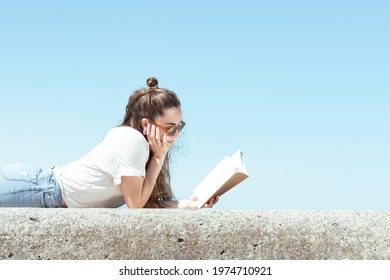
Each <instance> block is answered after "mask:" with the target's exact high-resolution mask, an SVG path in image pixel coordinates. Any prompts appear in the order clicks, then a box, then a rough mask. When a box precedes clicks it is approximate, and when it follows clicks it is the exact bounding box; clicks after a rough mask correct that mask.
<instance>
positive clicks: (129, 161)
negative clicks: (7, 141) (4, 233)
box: [0, 78, 218, 208]
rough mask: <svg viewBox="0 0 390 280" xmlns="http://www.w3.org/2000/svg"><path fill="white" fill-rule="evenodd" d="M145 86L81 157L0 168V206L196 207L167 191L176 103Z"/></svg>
mask: <svg viewBox="0 0 390 280" xmlns="http://www.w3.org/2000/svg"><path fill="white" fill-rule="evenodd" d="M146 83H147V85H148V88H146V89H145V88H142V89H139V90H137V91H135V92H134V93H133V94H132V95H131V96H130V98H129V102H128V104H127V106H126V115H125V117H124V120H123V123H122V125H121V126H119V127H115V128H113V129H111V130H110V131H109V132H108V134H107V135H106V137H105V138H104V139H103V140H102V141H101V142H100V143H99V144H98V145H97V146H96V147H95V148H94V149H92V150H91V151H90V152H89V153H88V154H87V155H85V156H84V157H82V158H81V159H79V160H77V161H74V162H72V163H70V164H68V165H66V166H63V167H59V168H57V167H55V168H53V169H49V170H42V169H39V168H34V167H31V166H28V165H24V164H13V165H6V166H2V167H0V206H2V207H79V208H82V207H95V208H97V207H110V208H115V207H119V206H121V205H124V204H126V205H127V206H128V207H129V208H142V207H149V208H165V207H169V208H197V207H198V202H197V198H196V197H191V198H190V199H187V200H183V201H176V200H174V196H173V194H172V190H171V188H170V177H169V151H170V148H171V146H172V144H173V143H174V141H175V139H177V138H178V137H179V133H180V131H181V130H182V128H183V127H184V125H185V122H184V121H182V113H181V109H180V101H179V99H178V97H177V96H176V94H175V93H174V92H172V91H170V90H168V89H163V88H159V87H158V81H157V79H156V78H149V79H148V80H147V81H146ZM217 200H218V197H216V198H213V199H211V200H210V201H209V202H208V204H206V206H205V207H212V206H213V204H215V203H216V202H217Z"/></svg>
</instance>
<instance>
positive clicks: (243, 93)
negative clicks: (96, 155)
mask: <svg viewBox="0 0 390 280" xmlns="http://www.w3.org/2000/svg"><path fill="white" fill-rule="evenodd" d="M389 14H390V4H389V2H388V1H375V0H374V1H335V0H326V1H278V0H276V1H264V0H257V1H255V0H253V1H248V0H244V1H205V0H197V1H169V0H168V1H2V2H1V9H0V26H1V27H0V94H1V103H0V104H1V105H0V106H1V111H0V123H1V137H0V164H6V163H10V162H24V163H30V164H33V165H37V166H40V167H43V168H47V167H51V166H53V165H64V164H66V163H68V162H70V161H73V160H76V159H78V158H79V157H80V156H82V155H84V154H85V153H86V152H88V151H89V150H90V149H91V148H92V147H93V146H94V145H96V144H97V143H98V142H99V141H100V140H101V139H102V138H103V137H104V135H105V134H106V132H107V131H108V130H109V129H110V128H112V127H114V126H117V125H119V124H120V122H121V120H122V117H123V114H124V110H125V106H126V103H127V99H128V96H129V95H130V94H131V93H132V92H133V91H134V90H135V89H137V88H139V87H142V86H144V83H145V80H146V78H147V77H149V76H156V77H157V78H158V79H159V81H160V86H161V87H167V88H169V89H171V90H173V91H175V92H176V93H177V94H178V95H179V96H180V98H181V101H182V104H183V108H182V109H183V119H184V120H185V121H187V123H188V125H187V127H186V130H185V133H183V135H182V140H181V146H182V147H181V148H180V152H176V153H175V155H176V156H175V161H174V162H173V164H172V176H173V188H174V190H175V194H176V195H177V196H178V197H179V198H186V197H187V196H189V195H190V194H191V192H192V189H193V188H194V187H195V186H196V185H197V184H198V183H199V182H200V181H201V179H202V178H203V177H204V176H205V175H206V174H207V173H208V171H209V170H210V169H212V167H213V166H214V165H215V164H216V163H217V162H218V161H219V160H220V159H221V158H222V157H223V156H225V155H227V154H232V153H233V152H235V151H236V150H237V149H242V151H243V152H244V157H245V162H246V165H247V168H248V170H249V172H250V175H251V177H250V178H249V179H247V180H246V181H245V182H244V183H242V184H241V185H239V186H237V188H235V189H234V190H232V191H231V192H229V193H227V194H226V195H225V196H223V197H221V201H220V202H219V204H218V205H217V206H216V207H217V208H221V209H224V208H256V209H345V210H362V209H372V210H389V209H390V206H389V205H390V172H389V169H390V148H389V147H390V145H389V143H390V132H389V123H390V110H389V107H390V106H389V105H390V80H389V77H390V71H389V70H390V52H389V50H390V32H389V30H390V17H389Z"/></svg>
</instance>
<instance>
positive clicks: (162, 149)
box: [146, 123, 173, 159]
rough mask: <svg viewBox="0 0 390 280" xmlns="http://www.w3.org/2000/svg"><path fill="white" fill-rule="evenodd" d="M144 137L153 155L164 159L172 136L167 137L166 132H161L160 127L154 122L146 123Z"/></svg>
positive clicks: (171, 141)
mask: <svg viewBox="0 0 390 280" xmlns="http://www.w3.org/2000/svg"><path fill="white" fill-rule="evenodd" d="M146 138H147V139H148V143H149V147H150V150H151V151H152V153H153V156H154V157H155V158H157V159H164V158H165V156H166V154H167V153H168V151H169V149H170V148H171V146H172V144H173V139H171V138H172V137H169V136H168V135H166V133H161V130H160V128H158V127H156V126H155V125H154V124H151V123H148V125H147V127H146Z"/></svg>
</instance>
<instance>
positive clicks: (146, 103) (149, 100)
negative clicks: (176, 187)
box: [122, 77, 180, 208]
mask: <svg viewBox="0 0 390 280" xmlns="http://www.w3.org/2000/svg"><path fill="white" fill-rule="evenodd" d="M146 84H147V85H148V88H141V89H139V90H136V91H135V92H134V93H133V94H132V95H131V96H130V97H129V102H128V103H127V106H126V114H125V117H124V119H123V123H122V126H131V127H132V128H134V129H136V130H138V131H139V132H141V133H142V131H143V127H142V125H141V119H142V118H147V119H151V120H152V121H154V120H155V118H156V117H159V116H163V115H164V110H165V109H168V108H172V107H176V108H180V100H179V98H178V97H177V95H176V94H175V93H174V92H173V91H170V90H168V89H164V88H159V87H158V80H157V79H156V78H154V77H151V78H148V79H147V80H146ZM152 156H153V155H152V153H150V154H149V160H148V162H147V163H146V168H147V167H148V165H149V162H150V159H151V158H152ZM169 156H170V152H168V153H167V155H166V157H165V160H164V164H163V167H162V168H161V172H160V174H159V175H158V178H157V180H156V184H155V185H154V188H153V191H152V194H151V196H150V197H149V200H148V201H147V203H146V205H145V206H144V207H147V208H164V207H166V205H165V204H164V201H171V200H173V199H174V195H173V193H172V189H171V186H170V175H169Z"/></svg>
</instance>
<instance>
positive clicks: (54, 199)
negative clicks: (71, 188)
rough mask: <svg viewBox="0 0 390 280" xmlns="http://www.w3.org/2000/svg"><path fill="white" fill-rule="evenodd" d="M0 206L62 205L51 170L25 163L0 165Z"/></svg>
mask: <svg viewBox="0 0 390 280" xmlns="http://www.w3.org/2000/svg"><path fill="white" fill-rule="evenodd" d="M0 207H44V208H59V207H62V196H61V188H60V186H59V184H58V182H57V181H56V179H55V176H54V172H53V170H52V169H48V170H42V169H40V168H35V167H33V166H30V165H26V164H9V165H4V166H0Z"/></svg>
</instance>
